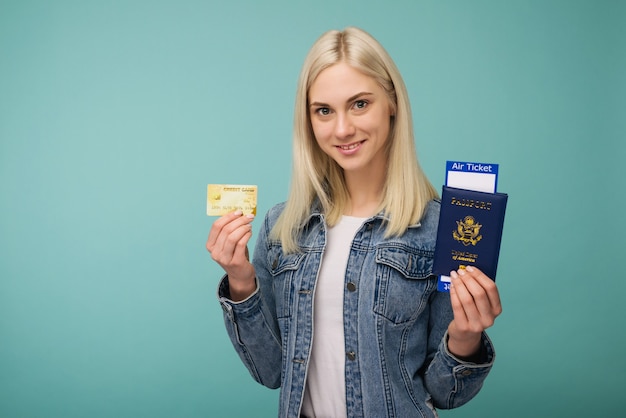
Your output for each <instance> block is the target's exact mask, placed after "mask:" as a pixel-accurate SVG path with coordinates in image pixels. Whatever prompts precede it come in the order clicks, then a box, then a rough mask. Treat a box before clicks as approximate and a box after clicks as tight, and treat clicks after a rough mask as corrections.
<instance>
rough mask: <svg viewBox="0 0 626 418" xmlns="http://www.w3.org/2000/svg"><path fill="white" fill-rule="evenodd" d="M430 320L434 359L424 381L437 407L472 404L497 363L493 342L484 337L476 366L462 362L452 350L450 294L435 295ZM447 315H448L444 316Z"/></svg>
mask: <svg viewBox="0 0 626 418" xmlns="http://www.w3.org/2000/svg"><path fill="white" fill-rule="evenodd" d="M432 312H438V313H439V315H437V317H434V315H432V314H431V318H430V322H431V323H430V334H429V341H428V344H429V347H428V349H429V358H432V360H431V361H430V364H429V365H428V368H427V369H426V372H425V375H424V382H425V385H426V388H427V390H428V392H429V393H430V395H431V397H432V400H433V403H434V405H435V407H437V408H441V409H451V408H456V407H459V406H461V405H463V404H465V403H467V402H468V401H470V400H471V399H472V398H473V397H474V396H476V394H477V393H478V392H479V391H480V389H481V387H482V385H483V382H484V381H485V378H486V377H487V375H488V374H489V371H490V370H491V367H492V366H493V362H494V360H495V351H494V347H493V343H492V342H491V340H490V339H489V337H488V336H487V334H486V333H485V332H483V334H482V338H481V351H480V355H479V358H478V361H477V362H476V363H472V362H467V361H463V360H461V359H458V358H457V357H455V356H454V355H452V354H451V353H450V351H449V350H448V344H447V341H448V332H447V329H448V325H449V324H450V321H451V320H452V318H453V314H452V307H451V305H450V295H449V294H448V293H446V292H435V294H434V296H433V299H432V304H431V313H432ZM442 312H444V313H445V314H444V315H441V313H442Z"/></svg>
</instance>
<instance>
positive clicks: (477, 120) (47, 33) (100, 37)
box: [0, 0, 626, 418]
mask: <svg viewBox="0 0 626 418" xmlns="http://www.w3.org/2000/svg"><path fill="white" fill-rule="evenodd" d="M625 5H626V2H623V1H591V0H590V1H576V0H572V1H567V0H563V1H557V0H553V1H549V0H548V1H544V0H513V1H498V0H479V1H462V0H458V1H434V0H433V1H424V0H415V1H358V2H357V1H342V0H332V1H328V0H318V1H315V2H299V1H262V2H261V1H258V2H257V1H225V0H223V1H187V0H177V1H173V0H172V1H168V0H160V1H147V0H146V1H122V0H118V1H106V2H105V1H79V0H75V1H72V0H56V1H32V0H14V1H9V0H0V416H2V417H9V418H15V417H55V418H56V417H62V418H71V417H93V418H98V417H124V418H125V417H152V418H154V417H272V416H275V415H276V414H277V399H278V392H277V391H272V390H269V389H266V388H264V387H262V386H259V385H257V384H256V383H254V382H253V380H252V378H251V377H250V376H249V375H248V372H247V371H246V370H245V368H244V366H243V365H242V364H241V363H240V361H239V359H238V357H237V356H236V354H235V352H234V350H233V349H232V347H231V346H230V342H229V340H228V338H227V336H226V333H225V331H224V328H223V324H222V312H221V309H220V307H219V304H218V303H217V301H216V297H215V293H216V285H217V282H218V280H219V278H220V276H221V271H220V268H219V267H218V266H217V265H216V264H214V263H212V261H211V260H210V257H209V255H208V253H207V252H206V250H205V247H204V246H205V240H206V237H207V234H208V231H209V229H210V226H211V223H212V221H213V218H208V217H207V216H206V214H205V207H206V185H207V183H244V184H250V183H252V184H257V185H258V186H259V208H258V209H259V214H260V215H261V216H262V215H264V214H265V212H266V211H267V210H268V209H269V208H270V206H271V205H273V204H274V203H277V202H280V201H283V200H284V199H285V198H286V196H287V190H288V185H289V178H290V170H291V162H290V161H291V126H292V108H293V103H294V92H295V85H296V79H297V75H298V72H299V69H300V66H301V64H302V61H303V59H304V56H305V54H306V52H307V50H308V48H309V47H310V45H311V44H312V43H313V42H314V41H315V39H317V37H318V36H319V35H320V34H321V33H322V32H324V31H325V30H327V29H331V28H343V27H345V26H349V25H355V26H360V27H362V28H364V29H366V30H367V31H369V32H371V33H372V34H373V35H374V36H375V37H377V38H378V39H379V40H380V41H381V43H382V44H383V45H384V46H385V47H386V48H387V49H388V51H389V52H390V53H391V55H392V56H393V57H394V59H395V60H396V63H397V64H398V66H399V68H400V70H401V72H402V74H403V75H404V77H405V81H406V84H407V86H408V89H409V93H410V97H411V100H412V106H413V108H412V110H413V114H414V119H415V129H416V141H417V147H418V151H419V155H420V159H421V162H422V164H423V166H424V169H425V171H426V172H427V174H428V176H429V177H430V179H431V180H432V182H433V183H434V184H435V185H436V186H437V187H440V186H441V184H442V183H443V180H444V171H445V162H446V160H467V161H479V162H494V163H499V164H500V182H499V189H500V190H501V191H504V192H507V193H509V195H510V199H509V207H508V211H507V218H506V223H505V230H504V239H503V243H502V252H501V259H500V266H499V271H498V283H499V287H500V292H501V295H502V300H503V304H504V313H503V314H502V316H501V317H500V318H498V321H497V323H496V324H495V326H494V327H493V328H492V329H491V330H490V335H491V336H492V338H493V340H494V343H495V344H496V348H497V360H496V364H495V367H494V369H493V372H492V374H491V375H490V377H489V378H488V380H487V381H486V384H485V386H484V388H483V390H482V392H481V393H480V394H479V395H478V396H477V397H476V398H475V399H474V400H473V401H472V402H471V403H470V404H468V405H466V406H465V407H463V408H460V409H457V410H453V411H442V412H441V416H442V417H480V418H485V417H498V418H501V417H614V416H624V414H625V413H626V407H625V406H624V405H625V404H624V401H623V399H622V396H623V386H622V385H623V374H624V372H625V371H626V361H625V358H626V356H625V355H624V353H625V352H626V333H625V331H624V317H625V315H624V303H623V299H624V298H623V295H624V294H625V293H626V285H625V280H624V277H625V276H624V263H623V260H624V256H625V253H626V245H625V237H626V228H625V226H624V225H625V224H626V216H625V215H624V214H625V211H624V207H625V204H626V200H625V198H624V193H625V192H626V190H625V186H624V178H625V176H624V167H623V165H624V164H625V161H626V152H625V146H624V143H625V140H626V135H625V134H626V123H625V120H626V100H625V98H626V82H625V74H626V58H625V53H626V30H625V28H626V7H625ZM259 224H260V219H257V221H255V231H257V230H258V227H259ZM620 260H622V261H620Z"/></svg>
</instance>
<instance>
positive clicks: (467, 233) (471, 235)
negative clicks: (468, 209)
mask: <svg viewBox="0 0 626 418" xmlns="http://www.w3.org/2000/svg"><path fill="white" fill-rule="evenodd" d="M481 227H482V225H481V224H479V223H478V222H476V220H475V219H474V217H473V216H469V215H468V216H466V217H465V218H463V220H461V221H456V231H454V232H452V236H453V237H454V239H455V240H456V241H459V242H461V243H463V245H465V246H468V245H470V244H472V245H476V243H477V242H478V241H480V240H481V239H482V238H483V236H482V235H479V234H480V228H481Z"/></svg>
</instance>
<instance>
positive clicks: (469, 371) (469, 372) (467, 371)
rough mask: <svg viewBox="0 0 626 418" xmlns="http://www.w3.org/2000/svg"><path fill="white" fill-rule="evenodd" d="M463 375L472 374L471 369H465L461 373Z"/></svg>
mask: <svg viewBox="0 0 626 418" xmlns="http://www.w3.org/2000/svg"><path fill="white" fill-rule="evenodd" d="M461 374H462V375H463V376H469V375H470V374H472V371H471V370H463V373H461Z"/></svg>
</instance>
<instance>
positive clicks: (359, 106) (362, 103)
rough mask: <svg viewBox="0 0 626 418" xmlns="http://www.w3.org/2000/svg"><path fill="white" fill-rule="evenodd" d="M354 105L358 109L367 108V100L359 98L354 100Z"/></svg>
mask: <svg viewBox="0 0 626 418" xmlns="http://www.w3.org/2000/svg"><path fill="white" fill-rule="evenodd" d="M354 107H355V108H356V109H365V108H366V107H367V102H366V101H365V100H357V101H356V102H354Z"/></svg>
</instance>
